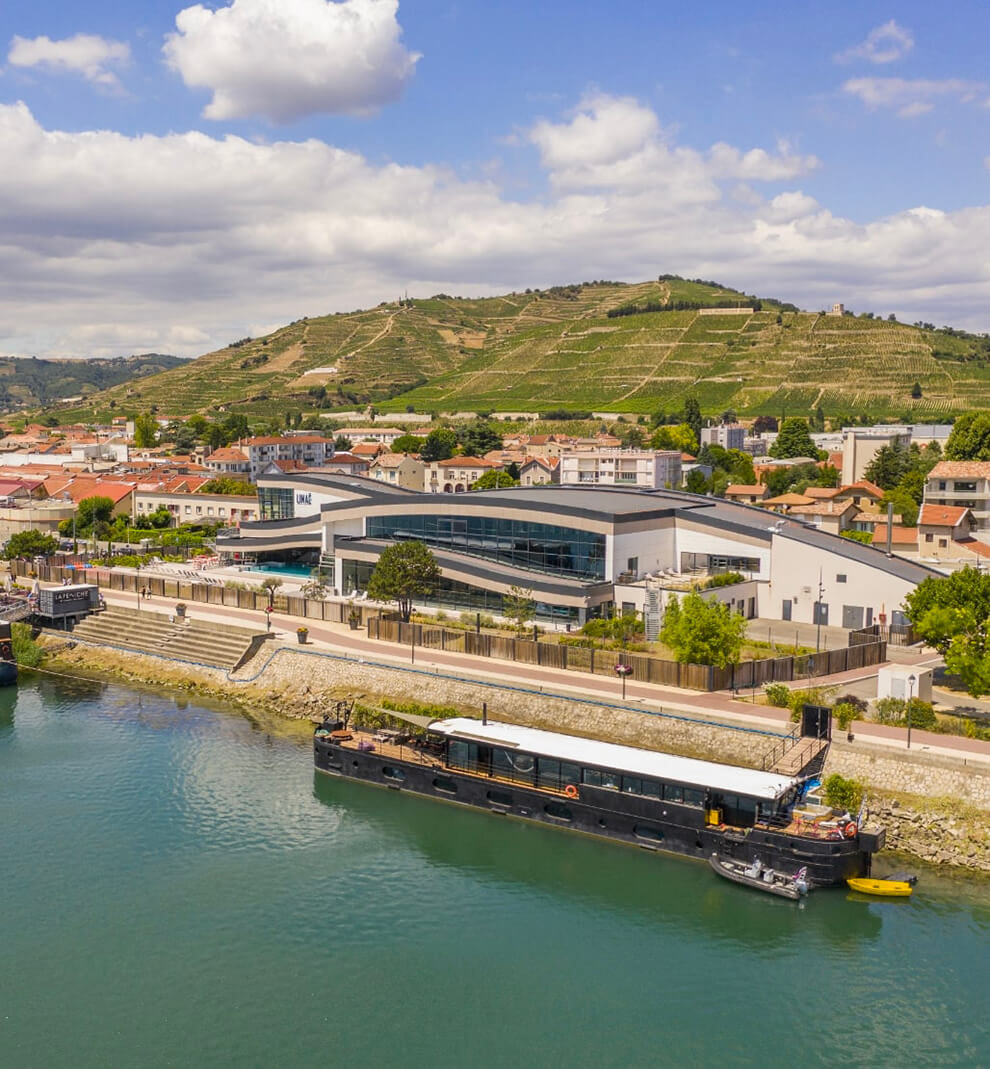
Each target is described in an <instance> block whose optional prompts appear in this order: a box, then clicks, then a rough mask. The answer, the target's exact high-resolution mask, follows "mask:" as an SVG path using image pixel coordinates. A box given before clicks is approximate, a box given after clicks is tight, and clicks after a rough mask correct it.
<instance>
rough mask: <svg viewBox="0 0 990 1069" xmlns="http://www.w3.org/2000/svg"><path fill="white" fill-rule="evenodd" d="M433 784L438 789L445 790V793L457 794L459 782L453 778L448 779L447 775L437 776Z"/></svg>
mask: <svg viewBox="0 0 990 1069" xmlns="http://www.w3.org/2000/svg"><path fill="white" fill-rule="evenodd" d="M433 786H434V787H436V789H437V790H438V791H443V793H444V794H457V784H456V783H455V782H454V781H453V780H452V779H447V777H446V776H437V778H436V779H435V780H434V781H433Z"/></svg>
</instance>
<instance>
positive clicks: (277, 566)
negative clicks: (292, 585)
mask: <svg viewBox="0 0 990 1069" xmlns="http://www.w3.org/2000/svg"><path fill="white" fill-rule="evenodd" d="M251 570H252V571H255V572H269V573H273V574H275V575H295V576H299V577H301V578H303V579H308V578H309V577H310V575H311V574H312V572H313V568H312V567H311V566H310V565H308V564H283V563H282V562H280V561H273V560H271V561H262V562H261V563H260V564H252V565H251Z"/></svg>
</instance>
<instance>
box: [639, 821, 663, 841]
mask: <svg viewBox="0 0 990 1069" xmlns="http://www.w3.org/2000/svg"><path fill="white" fill-rule="evenodd" d="M633 835H635V836H636V838H637V839H645V840H646V841H647V842H650V843H662V842H663V832H662V831H661V830H660V829H659V828H651V827H650V826H649V825H648V824H637V825H636V826H635V827H634V828H633Z"/></svg>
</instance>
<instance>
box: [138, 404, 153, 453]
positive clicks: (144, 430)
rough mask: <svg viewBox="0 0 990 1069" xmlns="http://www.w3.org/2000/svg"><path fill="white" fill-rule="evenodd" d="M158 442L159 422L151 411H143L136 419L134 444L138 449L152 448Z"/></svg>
mask: <svg viewBox="0 0 990 1069" xmlns="http://www.w3.org/2000/svg"><path fill="white" fill-rule="evenodd" d="M157 442H158V422H157V420H156V419H155V417H154V416H153V415H152V414H151V413H150V412H142V413H141V414H140V415H139V416H138V417H137V418H136V419H135V420H134V445H135V447H136V448H137V449H150V448H151V447H152V446H154V445H156V444H157Z"/></svg>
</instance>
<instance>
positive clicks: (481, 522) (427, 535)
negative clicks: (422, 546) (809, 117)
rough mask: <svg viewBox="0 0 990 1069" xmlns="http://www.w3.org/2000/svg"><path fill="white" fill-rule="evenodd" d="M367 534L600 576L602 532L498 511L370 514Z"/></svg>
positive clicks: (602, 570) (568, 573) (533, 568)
mask: <svg viewBox="0 0 990 1069" xmlns="http://www.w3.org/2000/svg"><path fill="white" fill-rule="evenodd" d="M367 535H368V537H369V538H381V539H388V540H390V541H404V540H408V539H417V540H418V541H420V542H424V543H426V545H428V546H434V547H436V548H437V549H450V550H454V551H455V552H457V553H466V554H469V555H471V556H473V557H484V558H485V559H486V560H491V561H498V562H499V563H500V564H507V565H510V566H511V567H514V568H524V569H527V570H529V571H535V572H542V573H544V574H545V575H566V576H569V577H571V578H575V579H587V580H604V578H605V536H604V535H602V534H593V533H592V532H590V531H579V530H577V529H576V528H574V527H560V526H557V525H556V524H549V523H531V522H529V521H528V520H510V519H504V518H503V517H500V516H464V517H455V516H370V517H368V520H367Z"/></svg>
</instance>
